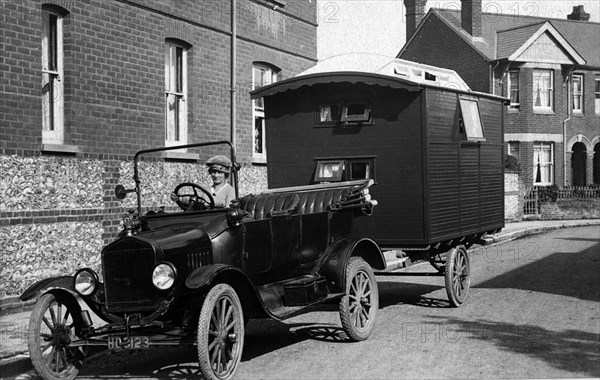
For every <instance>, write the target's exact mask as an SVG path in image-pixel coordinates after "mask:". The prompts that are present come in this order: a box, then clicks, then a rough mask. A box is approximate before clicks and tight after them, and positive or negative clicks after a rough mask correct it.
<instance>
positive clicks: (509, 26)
mask: <svg viewBox="0 0 600 380" xmlns="http://www.w3.org/2000/svg"><path fill="white" fill-rule="evenodd" d="M425 3H426V0H405V4H406V9H407V42H406V44H405V45H404V47H403V48H402V49H401V51H400V52H399V54H398V57H399V58H403V59H407V60H412V61H416V62H421V63H425V64H429V65H434V66H439V67H445V68H449V69H452V70H455V71H456V72H457V73H458V74H459V75H460V76H461V77H462V78H463V79H464V81H465V82H466V83H467V84H468V85H469V86H470V87H471V88H472V89H473V90H476V91H482V92H489V93H493V94H497V95H503V96H505V97H507V98H510V104H509V105H507V107H506V112H505V132H506V134H505V142H506V152H507V154H511V155H513V156H516V157H517V159H518V160H519V162H520V165H521V169H522V178H523V181H524V184H525V185H526V186H529V187H530V186H534V185H541V186H546V185H553V184H556V185H558V186H572V185H575V186H584V185H590V184H600V38H599V37H598V36H600V24H599V23H595V22H590V21H589V16H590V15H589V14H588V13H586V12H585V11H584V9H583V7H582V6H575V7H573V13H572V14H570V15H569V16H568V19H565V20H560V19H546V18H540V17H529V16H523V15H516V14H504V15H503V14H496V13H484V12H482V2H481V0H462V1H461V9H460V10H449V9H430V10H429V12H428V13H427V14H425V13H424V10H425Z"/></svg>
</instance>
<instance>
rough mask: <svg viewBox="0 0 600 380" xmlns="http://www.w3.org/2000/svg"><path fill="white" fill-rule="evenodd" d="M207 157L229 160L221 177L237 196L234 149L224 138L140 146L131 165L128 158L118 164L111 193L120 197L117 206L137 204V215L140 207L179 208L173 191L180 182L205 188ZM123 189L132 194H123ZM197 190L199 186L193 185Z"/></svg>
mask: <svg viewBox="0 0 600 380" xmlns="http://www.w3.org/2000/svg"><path fill="white" fill-rule="evenodd" d="M211 157H213V158H214V157H226V159H228V160H229V163H230V164H231V170H230V174H228V175H227V178H225V180H224V181H225V182H227V183H228V185H229V186H231V187H232V188H233V189H231V188H230V191H231V192H232V193H233V194H234V195H233V196H234V197H235V198H237V197H238V196H239V193H238V177H237V170H236V168H237V167H238V165H237V161H236V157H235V149H234V147H233V145H232V144H231V143H230V142H229V141H226V140H223V141H213V142H204V143H196V144H187V145H180V146H172V147H161V148H155V149H145V150H140V151H138V152H137V153H136V154H135V156H134V160H133V161H134V162H133V166H132V165H131V164H130V163H129V162H125V163H123V164H121V165H120V167H119V169H118V171H119V173H118V176H119V178H120V181H119V182H121V185H119V186H117V188H116V189H115V194H116V196H117V197H118V198H119V199H121V206H123V207H129V208H137V213H138V215H142V212H143V211H144V210H146V211H147V210H154V211H157V210H164V211H182V210H181V208H180V207H179V206H178V203H176V202H174V200H173V198H172V193H173V191H174V190H175V189H176V188H177V187H178V186H179V185H181V184H182V183H192V184H197V185H199V187H202V188H204V189H206V190H209V189H210V188H211V186H212V185H213V180H212V179H211V175H210V174H209V172H208V167H207V165H206V163H207V161H208V160H209V159H210V158H211ZM187 191H190V190H187ZM192 191H193V189H192ZM127 193H135V195H136V196H135V197H127V198H126V195H127ZM197 193H199V194H200V193H202V190H201V189H197Z"/></svg>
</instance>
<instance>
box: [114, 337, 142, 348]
mask: <svg viewBox="0 0 600 380" xmlns="http://www.w3.org/2000/svg"><path fill="white" fill-rule="evenodd" d="M148 347H150V339H149V338H148V337H147V336H131V337H129V338H125V337H120V336H109V337H108V349H109V350H142V349H145V348H148Z"/></svg>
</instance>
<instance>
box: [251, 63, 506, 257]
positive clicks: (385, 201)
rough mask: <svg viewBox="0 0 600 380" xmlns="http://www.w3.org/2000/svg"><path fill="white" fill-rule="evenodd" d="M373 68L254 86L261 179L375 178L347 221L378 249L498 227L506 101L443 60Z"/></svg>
mask: <svg viewBox="0 0 600 380" xmlns="http://www.w3.org/2000/svg"><path fill="white" fill-rule="evenodd" d="M317 66H318V65H317ZM342 66H343V65H342ZM380 67H381V68H380V69H376V70H366V69H364V68H360V69H359V70H357V69H353V70H350V71H345V70H343V69H342V70H340V71H325V72H322V71H321V70H320V69H319V67H315V68H313V69H311V70H309V71H308V72H305V73H303V74H301V75H299V76H297V77H294V78H290V79H287V80H284V81H281V82H278V83H275V84H273V85H270V86H266V87H262V88H260V89H258V90H256V91H254V92H253V93H252V97H253V98H259V97H262V98H264V104H265V134H266V147H267V155H268V181H269V188H279V187H287V186H301V185H308V184H314V183H319V182H336V181H348V180H356V179H361V178H371V179H373V180H375V183H376V185H375V186H373V187H372V188H371V189H370V191H371V195H372V197H373V199H376V200H377V201H378V203H379V204H378V206H377V207H376V209H375V212H374V214H373V216H372V217H370V218H362V219H361V220H359V221H357V223H356V224H355V228H356V230H357V231H360V234H361V235H362V236H368V237H371V238H373V239H374V240H375V241H376V242H377V243H378V244H379V245H380V246H382V247H385V248H403V249H405V250H428V249H431V248H432V247H439V246H446V247H448V246H452V245H453V244H456V242H459V241H461V240H464V239H471V240H476V239H480V238H481V236H482V235H483V234H485V233H490V232H492V231H496V230H499V229H501V228H502V227H504V160H503V144H504V140H503V133H504V130H503V106H504V103H505V101H506V99H504V98H501V97H497V96H493V95H489V94H483V93H475V92H472V91H470V90H469V89H468V87H467V86H466V85H465V84H464V82H462V80H460V78H459V77H458V76H457V75H456V74H455V73H454V72H452V71H450V70H443V69H438V68H433V67H431V66H425V65H418V64H414V63H410V62H407V61H403V60H399V59H395V60H392V61H390V62H389V63H388V64H387V65H385V64H384V65H383V66H380ZM407 73H408V74H407ZM415 73H416V74H418V76H415V75H412V76H411V74H415Z"/></svg>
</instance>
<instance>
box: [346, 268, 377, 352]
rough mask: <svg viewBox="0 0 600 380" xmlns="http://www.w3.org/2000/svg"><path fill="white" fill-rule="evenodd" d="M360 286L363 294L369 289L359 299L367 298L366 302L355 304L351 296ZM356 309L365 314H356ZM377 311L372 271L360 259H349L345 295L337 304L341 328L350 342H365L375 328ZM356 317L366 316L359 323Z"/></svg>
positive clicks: (375, 285) (375, 287) (375, 284)
mask: <svg viewBox="0 0 600 380" xmlns="http://www.w3.org/2000/svg"><path fill="white" fill-rule="evenodd" d="M361 284H364V286H365V292H369V289H370V293H369V294H368V295H367V296H366V297H361V300H362V299H363V298H367V300H365V301H361V302H357V301H356V300H353V298H354V297H352V296H353V295H354V294H356V292H357V291H358V290H357V289H356V285H361ZM361 292H362V290H361ZM356 308H358V311H359V312H362V311H363V310H364V311H365V314H357V313H356V311H357V310H356ZM352 309H354V310H352ZM378 309H379V288H378V287H377V281H375V275H374V274H373V270H372V269H371V267H370V266H369V264H367V263H366V262H365V261H364V260H363V259H362V258H360V257H351V258H350V260H348V266H346V295H345V296H344V297H343V298H342V299H341V300H340V303H339V311H340V320H341V322H342V327H343V328H344V331H345V332H346V334H347V335H348V337H349V338H350V340H352V341H355V342H358V341H362V340H366V339H367V338H368V337H369V336H370V335H371V333H372V332H373V329H374V328H375V319H376V317H377V310H378ZM357 315H364V316H366V320H365V321H364V322H363V321H361V319H360V318H359V317H357Z"/></svg>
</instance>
